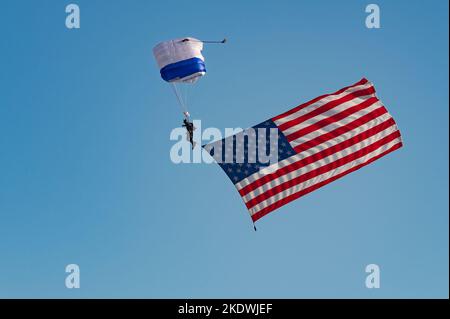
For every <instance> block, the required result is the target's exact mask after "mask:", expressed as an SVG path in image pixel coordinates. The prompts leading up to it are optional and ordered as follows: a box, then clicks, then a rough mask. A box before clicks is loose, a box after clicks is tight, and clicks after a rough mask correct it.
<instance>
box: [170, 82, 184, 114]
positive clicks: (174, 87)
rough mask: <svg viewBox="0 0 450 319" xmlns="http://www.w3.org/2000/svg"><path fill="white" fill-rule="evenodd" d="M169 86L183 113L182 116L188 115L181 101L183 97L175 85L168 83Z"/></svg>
mask: <svg viewBox="0 0 450 319" xmlns="http://www.w3.org/2000/svg"><path fill="white" fill-rule="evenodd" d="M170 84H171V86H172V89H173V92H174V93H175V95H176V96H177V99H178V103H179V104H180V108H181V111H182V112H183V114H186V113H188V110H187V107H186V104H185V103H184V100H183V96H182V95H181V93H180V91H179V90H178V87H177V85H176V84H175V83H170Z"/></svg>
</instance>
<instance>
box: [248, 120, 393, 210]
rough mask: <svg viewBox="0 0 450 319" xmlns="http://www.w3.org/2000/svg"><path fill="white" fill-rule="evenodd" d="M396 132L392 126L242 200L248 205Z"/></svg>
mask: <svg viewBox="0 0 450 319" xmlns="http://www.w3.org/2000/svg"><path fill="white" fill-rule="evenodd" d="M396 130H397V127H396V126H395V125H392V126H390V127H388V128H386V129H385V130H384V131H381V132H379V133H377V134H375V135H373V136H371V137H369V138H366V139H365V140H363V141H361V142H359V143H356V144H354V145H352V146H349V147H347V148H346V149H343V150H340V151H338V152H336V153H334V154H331V155H329V156H327V157H324V158H321V159H320V160H317V161H315V162H314V163H311V164H308V165H306V166H303V167H301V168H299V169H297V170H295V171H291V172H289V173H287V174H284V175H283V176H282V178H278V177H277V178H276V179H274V180H271V181H269V182H267V183H265V184H263V185H261V186H259V187H258V188H255V189H254V190H253V191H251V192H249V193H248V194H246V195H245V196H243V197H242V198H243V199H244V202H245V203H247V202H248V201H249V200H251V199H253V198H255V197H256V196H258V195H261V194H262V193H265V192H267V191H268V190H270V189H272V188H274V187H276V186H278V185H280V184H282V183H284V182H287V181H290V180H292V179H295V178H297V177H299V176H301V175H304V174H307V173H309V172H311V171H313V170H315V169H317V168H319V167H322V166H325V165H328V164H330V163H332V162H335V161H337V160H339V159H341V158H343V157H345V156H347V155H350V154H353V153H355V152H357V151H359V150H361V149H363V148H364V147H367V146H369V145H370V144H373V143H375V142H377V141H379V140H381V139H382V138H384V137H386V136H388V135H389V134H391V133H393V132H395V131H396Z"/></svg>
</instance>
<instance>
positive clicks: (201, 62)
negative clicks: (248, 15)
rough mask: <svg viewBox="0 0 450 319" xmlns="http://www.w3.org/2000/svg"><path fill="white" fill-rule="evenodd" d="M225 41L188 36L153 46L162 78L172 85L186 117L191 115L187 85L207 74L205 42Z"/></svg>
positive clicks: (223, 41)
mask: <svg viewBox="0 0 450 319" xmlns="http://www.w3.org/2000/svg"><path fill="white" fill-rule="evenodd" d="M225 41H226V40H225V39H224V40H222V41H201V40H198V39H196V38H191V37H186V38H178V39H174V40H169V41H164V42H161V43H159V44H157V45H156V46H155V47H154V48H153V55H154V56H155V59H156V62H157V63H158V67H159V70H160V73H161V78H162V79H163V80H164V81H166V82H169V83H170V84H171V85H172V88H173V90H174V93H175V95H176V96H177V99H178V102H179V104H180V106H181V108H182V111H183V114H184V115H185V117H189V112H188V109H187V87H186V86H189V85H190V84H194V83H195V82H197V81H198V79H199V78H200V77H202V76H204V75H205V74H206V66H205V58H204V57H203V55H202V50H203V44H204V43H225Z"/></svg>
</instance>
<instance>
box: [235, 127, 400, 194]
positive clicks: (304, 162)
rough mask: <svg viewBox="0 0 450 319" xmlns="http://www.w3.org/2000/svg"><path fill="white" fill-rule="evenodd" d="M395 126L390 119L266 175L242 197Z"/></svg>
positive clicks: (249, 186)
mask: <svg viewBox="0 0 450 319" xmlns="http://www.w3.org/2000/svg"><path fill="white" fill-rule="evenodd" d="M393 125H395V122H394V120H393V119H392V118H390V119H388V120H387V121H385V122H382V123H380V124H378V125H376V126H374V127H372V128H370V129H368V130H366V131H364V132H361V133H360V134H357V135H355V136H353V137H351V138H349V139H347V140H345V141H343V142H341V143H339V144H336V145H334V146H331V147H329V148H327V149H324V150H322V151H320V152H318V153H315V154H313V155H310V156H308V157H305V158H303V159H301V160H299V161H297V162H294V163H292V164H289V165H287V166H285V167H282V168H280V169H279V170H277V171H276V172H274V173H272V174H268V175H264V176H262V177H261V178H259V179H257V180H256V181H254V182H253V183H251V184H249V185H246V186H245V187H243V188H241V189H240V190H239V193H240V194H241V196H245V195H246V194H248V193H250V192H251V191H253V190H255V189H257V188H258V187H260V186H262V185H264V184H266V183H267V182H270V181H272V180H274V179H277V178H279V177H281V176H283V175H286V174H288V173H290V172H292V171H295V170H297V169H300V168H302V167H304V166H306V165H309V164H311V163H314V162H316V161H318V160H321V159H322V158H325V157H327V156H330V155H332V154H334V153H337V152H340V151H342V150H344V149H346V148H348V147H350V146H352V145H355V144H357V143H360V142H362V141H364V140H365V139H367V138H369V137H371V136H373V135H375V134H377V133H380V132H382V131H384V130H385V129H387V128H389V127H391V126H393Z"/></svg>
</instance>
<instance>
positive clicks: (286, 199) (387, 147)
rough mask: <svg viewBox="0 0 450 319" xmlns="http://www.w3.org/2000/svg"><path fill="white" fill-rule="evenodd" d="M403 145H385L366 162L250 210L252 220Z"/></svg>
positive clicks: (400, 143) (396, 142) (399, 143)
mask: <svg viewBox="0 0 450 319" xmlns="http://www.w3.org/2000/svg"><path fill="white" fill-rule="evenodd" d="M402 146H403V144H402V142H398V141H395V143H394V144H393V145H391V144H387V145H384V146H383V147H382V149H383V150H385V151H383V152H381V153H379V152H374V153H377V155H375V156H373V157H370V158H369V156H368V160H367V161H366V162H363V163H358V162H355V163H354V164H356V166H354V167H352V168H350V169H348V170H344V171H341V170H336V171H334V172H333V173H332V174H330V177H329V178H328V179H325V180H322V181H320V182H318V183H316V184H314V185H311V186H309V187H307V188H305V189H303V190H300V191H298V192H295V193H293V194H291V195H287V196H286V197H284V198H282V199H280V200H279V201H277V202H274V203H272V204H270V205H269V206H266V207H264V208H262V209H260V210H258V211H255V212H252V211H251V210H250V214H251V217H252V220H253V221H254V222H256V221H257V220H258V219H260V218H261V217H263V216H265V215H267V214H268V213H270V212H271V211H273V210H275V209H277V208H279V207H281V206H283V205H286V204H287V203H289V202H291V201H293V200H295V199H297V198H299V197H302V196H304V195H306V194H308V193H310V192H312V191H315V190H316V189H318V188H320V187H322V186H325V185H327V184H329V183H331V182H333V181H335V180H337V179H339V178H341V177H343V176H345V175H347V174H349V173H351V172H354V171H356V170H358V169H360V168H361V167H364V166H366V165H368V164H370V163H372V162H374V161H376V160H377V159H379V158H381V157H383V156H385V155H387V154H389V153H391V152H393V151H395V150H397V149H399V148H400V147H402ZM378 153H379V154H378ZM370 155H372V154H370Z"/></svg>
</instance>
